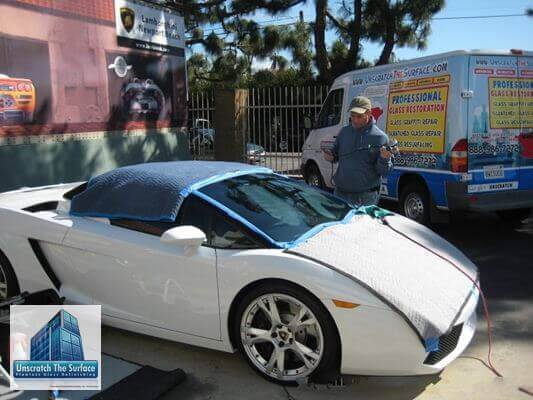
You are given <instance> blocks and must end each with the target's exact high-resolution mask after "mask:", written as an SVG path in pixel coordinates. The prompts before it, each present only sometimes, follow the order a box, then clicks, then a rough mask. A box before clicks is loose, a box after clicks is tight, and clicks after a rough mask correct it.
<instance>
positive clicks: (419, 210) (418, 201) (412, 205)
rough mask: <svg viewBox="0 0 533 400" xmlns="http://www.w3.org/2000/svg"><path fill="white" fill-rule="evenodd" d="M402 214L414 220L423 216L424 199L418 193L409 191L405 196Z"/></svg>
mask: <svg viewBox="0 0 533 400" xmlns="http://www.w3.org/2000/svg"><path fill="white" fill-rule="evenodd" d="M404 215H405V216H406V217H407V218H410V219H413V220H415V221H420V220H422V218H423V217H424V199H422V197H420V195H419V194H418V193H414V192H411V193H409V194H408V195H407V197H406V198H405V203H404Z"/></svg>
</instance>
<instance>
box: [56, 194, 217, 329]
mask: <svg viewBox="0 0 533 400" xmlns="http://www.w3.org/2000/svg"><path fill="white" fill-rule="evenodd" d="M186 203H187V202H186ZM186 203H184V204H183V206H182V210H183V213H182V214H180V215H184V214H185V213H189V214H190V215H191V216H193V217H194V218H193V219H195V221H196V222H195V223H191V222H193V221H192V220H191V218H189V219H188V221H186V222H188V224H189V225H191V224H193V225H197V226H199V227H203V228H204V229H206V230H207V229H208V214H207V212H206V210H205V209H202V207H200V206H197V207H193V206H194V205H192V206H187V207H186ZM133 222H135V221H133ZM137 222H139V221H137ZM141 222H142V221H141ZM141 222H139V223H138V224H135V223H133V224H131V223H130V225H129V226H128V225H127V224H122V226H116V225H112V224H110V223H109V222H105V221H102V220H96V219H91V218H78V217H73V225H72V228H71V229H70V230H69V232H68V233H67V235H66V237H65V240H64V246H65V251H66V252H67V253H68V255H69V256H70V258H71V264H72V269H74V270H76V272H77V273H76V276H77V281H78V282H77V286H78V288H77V289H78V290H81V291H83V292H84V294H85V295H86V296H89V297H91V298H93V299H94V301H95V302H96V303H97V304H101V305H102V313H103V314H104V315H108V316H111V317H115V318H121V319H125V320H128V321H134V322H138V323H142V324H146V325H150V326H154V327H159V328H164V329H169V330H172V331H177V332H180V333H186V334H191V335H196V336H201V337H205V338H211V339H220V317H219V304H218V289H217V274H216V253H215V249H213V248H211V247H208V246H204V245H202V246H200V247H199V248H198V250H197V251H196V252H194V253H193V254H190V253H189V252H188V251H186V250H185V249H184V248H183V247H180V246H176V245H171V244H166V243H162V242H161V241H160V237H159V235H157V234H153V232H152V234H150V233H146V232H148V230H145V232H141V231H137V230H134V229H138V230H143V229H141V228H139V225H141ZM114 223H116V222H114ZM154 224H156V223H154ZM161 232H162V231H161Z"/></svg>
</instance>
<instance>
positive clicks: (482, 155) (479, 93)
mask: <svg viewBox="0 0 533 400" xmlns="http://www.w3.org/2000/svg"><path fill="white" fill-rule="evenodd" d="M517 63H518V57H517V56H512V55H509V56H494V55H472V56H470V65H469V69H470V74H469V76H470V78H469V81H470V82H469V88H470V91H471V93H472V98H471V99H470V101H469V102H468V172H469V174H471V175H472V177H471V181H470V183H469V185H468V193H470V194H472V193H482V192H495V191H502V190H516V189H518V188H519V179H520V176H519V174H520V170H519V167H520V148H519V134H520V131H521V122H520V99H519V90H518V86H519V85H520V79H519V77H518V68H517Z"/></svg>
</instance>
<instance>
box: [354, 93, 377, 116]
mask: <svg viewBox="0 0 533 400" xmlns="http://www.w3.org/2000/svg"><path fill="white" fill-rule="evenodd" d="M371 108H372V103H371V102H370V99H369V98H368V97H365V96H357V97H354V98H353V99H352V101H351V102H350V112H353V113H356V114H364V113H366V112H367V111H368V110H370V109H371Z"/></svg>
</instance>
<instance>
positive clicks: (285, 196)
mask: <svg viewBox="0 0 533 400" xmlns="http://www.w3.org/2000/svg"><path fill="white" fill-rule="evenodd" d="M200 192H202V193H204V194H206V195H207V196H209V197H211V198H213V199H214V200H216V201H218V202H219V203H221V204H223V205H224V206H226V207H228V208H229V209H230V210H232V211H234V212H236V213H237V214H239V215H240V216H242V217H243V218H245V219H246V220H248V221H249V222H251V223H252V224H253V225H255V226H256V227H257V228H259V229H260V230H262V231H263V232H265V233H266V234H267V235H268V236H270V237H271V238H272V239H274V240H276V241H278V242H290V241H292V240H295V239H297V238H298V237H300V236H301V235H303V234H304V233H305V232H307V231H308V230H309V229H311V228H313V227H314V226H317V225H319V224H323V223H326V222H333V221H340V220H342V219H343V218H344V217H345V216H346V214H347V213H348V211H350V210H351V207H350V206H349V205H348V204H347V203H346V202H344V201H343V200H341V199H339V198H337V197H335V196H333V195H331V194H329V193H326V192H322V191H320V190H317V189H314V188H312V187H310V186H307V185H305V184H304V183H300V182H296V181H293V180H291V179H288V178H284V177H281V176H277V175H272V174H250V175H243V176H238V177H234V178H229V179H226V180H224V181H221V182H216V183H213V184H211V185H208V186H206V187H204V188H202V189H200Z"/></svg>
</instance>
